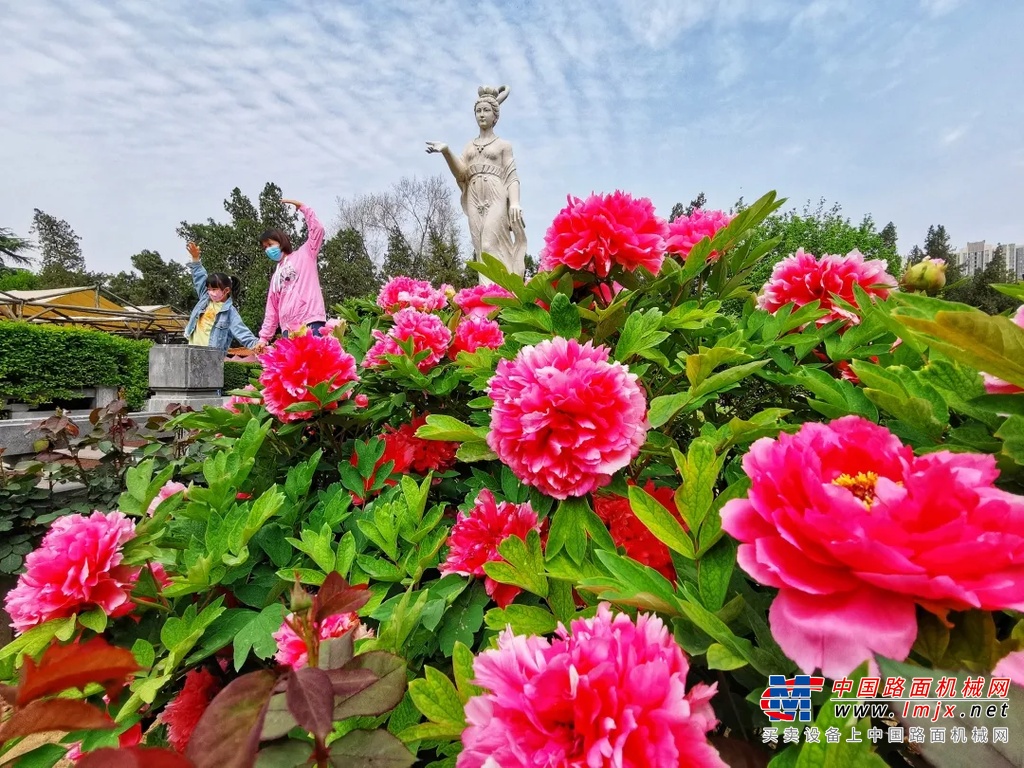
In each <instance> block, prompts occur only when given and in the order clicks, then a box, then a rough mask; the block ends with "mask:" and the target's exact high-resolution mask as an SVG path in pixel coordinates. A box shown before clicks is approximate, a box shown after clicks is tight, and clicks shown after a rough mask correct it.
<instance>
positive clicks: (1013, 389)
mask: <svg viewBox="0 0 1024 768" xmlns="http://www.w3.org/2000/svg"><path fill="white" fill-rule="evenodd" d="M1013 322H1014V323H1015V324H1016V325H1018V326H1020V327H1021V328H1024V304H1021V305H1020V307H1018V308H1017V314H1015V315H1014V316H1013ZM981 377H982V378H983V379H984V380H985V391H986V392H988V393H989V394H990V395H1017V394H1020V393H1021V392H1024V389H1022V388H1020V387H1018V386H1017V385H1016V384H1011V383H1010V382H1008V381H1003V380H1002V379H1000V378H999V377H998V376H992V375H991V374H988V373H982V374H981Z"/></svg>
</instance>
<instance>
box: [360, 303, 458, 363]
mask: <svg viewBox="0 0 1024 768" xmlns="http://www.w3.org/2000/svg"><path fill="white" fill-rule="evenodd" d="M394 320H395V324H394V326H393V327H392V328H391V330H389V331H388V332H387V334H386V335H385V334H384V333H383V332H382V331H374V332H373V337H374V338H375V339H377V341H376V343H374V345H373V346H372V347H370V349H369V350H368V351H367V352H366V357H365V358H364V359H363V366H364V367H366V368H380V367H382V366H384V365H386V364H387V360H385V359H384V357H383V356H384V355H404V354H405V352H404V351H403V350H402V348H401V347H400V346H399V345H398V342H399V341H403V342H407V341H409V340H410V339H412V343H413V356H414V357H415V356H416V355H419V354H420V353H421V352H428V353H429V354H428V355H427V356H426V357H425V358H424V359H423V360H420V361H419V362H418V363H417V364H416V367H417V368H419V369H420V370H421V371H423V372H426V371H429V370H430V369H431V368H433V367H434V366H435V365H437V363H438V361H439V360H441V358H443V357H444V354H445V352H446V351H447V350H448V343H449V342H450V341H451V340H452V332H451V331H449V330H448V328H447V326H445V324H444V322H443V321H442V320H441V318H439V317H438V316H437V315H428V314H427V313H425V312H419V311H417V310H415V309H403V310H400V311H399V312H397V313H396V314H395V317H394Z"/></svg>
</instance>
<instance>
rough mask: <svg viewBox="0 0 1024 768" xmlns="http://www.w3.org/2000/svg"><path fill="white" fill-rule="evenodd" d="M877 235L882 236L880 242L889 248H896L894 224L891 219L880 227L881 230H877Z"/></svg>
mask: <svg viewBox="0 0 1024 768" xmlns="http://www.w3.org/2000/svg"><path fill="white" fill-rule="evenodd" d="M879 236H880V237H881V238H882V242H883V243H885V245H886V246H887V247H889V248H892V249H893V250H894V251H895V250H896V225H895V224H893V223H892V222H891V221H890V222H889V223H888V224H886V225H885V226H884V227H882V231H881V232H879Z"/></svg>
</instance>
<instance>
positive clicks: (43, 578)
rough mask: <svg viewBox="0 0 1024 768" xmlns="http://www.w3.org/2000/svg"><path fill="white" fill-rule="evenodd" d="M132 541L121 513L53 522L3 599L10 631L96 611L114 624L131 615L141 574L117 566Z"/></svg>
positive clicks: (128, 524) (129, 527)
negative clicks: (113, 619) (100, 609)
mask: <svg viewBox="0 0 1024 768" xmlns="http://www.w3.org/2000/svg"><path fill="white" fill-rule="evenodd" d="M134 536H135V523H133V522H132V521H131V520H129V519H128V518H127V517H125V516H124V515H123V514H121V513H120V512H108V513H106V514H104V513H103V512H93V513H92V515H90V516H89V517H85V516H83V515H66V516H64V517H59V518H57V519H56V520H55V521H54V522H53V525H51V526H50V530H49V531H48V532H47V534H46V535H45V536H44V537H43V541H42V543H41V544H40V545H39V548H38V549H36V550H35V551H34V552H31V553H29V555H28V557H26V558H25V573H23V574H22V575H21V576H19V577H18V583H17V585H16V586H15V587H14V589H12V590H11V591H10V592H8V593H7V598H6V600H5V606H4V607H5V609H6V610H7V613H8V614H9V615H10V617H11V626H13V627H14V629H15V631H16V632H17V633H18V634H21V633H22V632H25V631H27V630H29V629H31V628H32V627H34V626H36V625H38V624H42V623H43V622H44V621H49V620H50V619H59V618H65V617H68V616H71V615H73V614H75V613H84V612H85V611H88V610H89V609H90V608H94V607H96V606H99V607H100V608H102V609H103V612H104V613H106V614H107V616H110V617H112V618H116V617H118V616H124V615H126V614H128V613H130V612H131V610H132V602H131V600H130V597H131V590H132V586H133V585H134V584H135V582H136V580H137V579H138V578H139V569H138V568H130V567H128V566H126V565H122V564H121V561H122V560H123V555H122V554H121V550H122V548H123V547H124V545H125V544H126V543H127V542H128V541H130V540H131V539H132V538H134Z"/></svg>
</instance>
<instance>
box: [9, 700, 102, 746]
mask: <svg viewBox="0 0 1024 768" xmlns="http://www.w3.org/2000/svg"><path fill="white" fill-rule="evenodd" d="M113 727H114V721H113V720H111V719H110V718H109V717H107V715H106V714H105V713H104V712H101V711H100V710H99V709H98V708H97V707H94V706H93V705H92V704H89V703H87V702H84V701H77V700H75V699H49V700H48V701H33V702H32V703H31V704H29V705H28V706H26V707H22V708H21V709H16V710H14V714H13V715H11V717H10V719H9V720H7V722H5V723H4V724H3V725H2V726H0V744H2V743H3V742H5V741H9V740H10V739H16V738H18V737H19V736H27V735H28V734H30V733H44V732H46V731H82V730H99V729H107V728H113Z"/></svg>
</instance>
